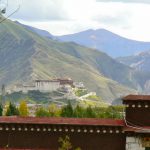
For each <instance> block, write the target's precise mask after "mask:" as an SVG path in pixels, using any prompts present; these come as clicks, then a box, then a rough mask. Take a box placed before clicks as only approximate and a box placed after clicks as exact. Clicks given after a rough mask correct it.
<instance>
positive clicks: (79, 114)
mask: <svg viewBox="0 0 150 150" xmlns="http://www.w3.org/2000/svg"><path fill="white" fill-rule="evenodd" d="M84 115H85V109H84V108H83V107H81V106H79V105H77V106H76V107H75V109H74V117H75V118H83V117H84Z"/></svg>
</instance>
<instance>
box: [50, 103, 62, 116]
mask: <svg viewBox="0 0 150 150" xmlns="http://www.w3.org/2000/svg"><path fill="white" fill-rule="evenodd" d="M48 110H49V115H50V116H51V117H59V116H60V114H61V109H60V108H58V106H56V105H55V104H50V105H49V108H48Z"/></svg>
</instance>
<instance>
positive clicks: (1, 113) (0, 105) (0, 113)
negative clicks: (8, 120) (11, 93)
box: [0, 104, 3, 116]
mask: <svg viewBox="0 0 150 150" xmlns="http://www.w3.org/2000/svg"><path fill="white" fill-rule="evenodd" d="M2 115H3V105H2V104H0V116H2Z"/></svg>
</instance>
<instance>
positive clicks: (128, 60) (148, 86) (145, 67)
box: [117, 51, 150, 94]
mask: <svg viewBox="0 0 150 150" xmlns="http://www.w3.org/2000/svg"><path fill="white" fill-rule="evenodd" d="M117 61H119V62H121V63H123V64H125V65H127V66H130V67H131V68H133V69H134V70H136V71H137V72H138V74H136V78H137V80H138V81H139V83H140V85H141V86H142V87H143V90H144V92H145V93H146V94H150V67H149V66H150V51H145V52H142V53H139V54H137V55H133V56H128V57H119V58H117Z"/></svg>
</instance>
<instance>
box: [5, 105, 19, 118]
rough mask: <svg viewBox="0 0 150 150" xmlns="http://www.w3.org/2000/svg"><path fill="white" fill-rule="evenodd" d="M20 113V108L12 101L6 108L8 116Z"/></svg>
mask: <svg viewBox="0 0 150 150" xmlns="http://www.w3.org/2000/svg"><path fill="white" fill-rule="evenodd" d="M18 115H19V110H18V108H17V107H16V106H15V105H14V104H12V103H11V102H10V103H9V105H8V107H7V110H6V116H18Z"/></svg>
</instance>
